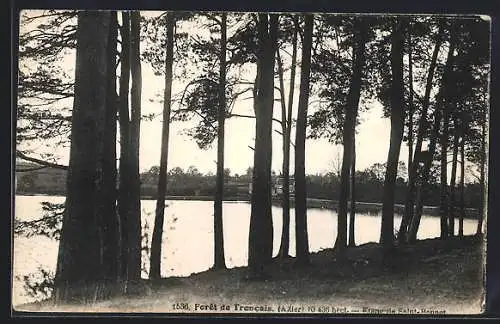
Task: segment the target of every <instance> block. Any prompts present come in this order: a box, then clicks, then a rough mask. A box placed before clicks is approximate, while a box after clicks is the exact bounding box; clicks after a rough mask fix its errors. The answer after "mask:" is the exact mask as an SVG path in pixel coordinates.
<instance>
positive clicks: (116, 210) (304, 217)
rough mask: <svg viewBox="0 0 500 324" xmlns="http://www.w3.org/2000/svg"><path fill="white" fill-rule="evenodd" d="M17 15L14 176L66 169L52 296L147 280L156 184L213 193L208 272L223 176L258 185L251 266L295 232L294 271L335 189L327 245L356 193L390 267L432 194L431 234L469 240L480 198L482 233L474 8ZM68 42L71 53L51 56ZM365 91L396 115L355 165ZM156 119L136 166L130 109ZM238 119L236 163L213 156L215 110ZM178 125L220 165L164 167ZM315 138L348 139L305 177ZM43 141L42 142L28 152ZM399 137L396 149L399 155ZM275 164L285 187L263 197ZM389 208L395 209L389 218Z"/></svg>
mask: <svg viewBox="0 0 500 324" xmlns="http://www.w3.org/2000/svg"><path fill="white" fill-rule="evenodd" d="M22 15H24V16H23V17H22V19H21V27H20V33H19V35H20V37H19V70H18V88H17V91H18V97H17V109H16V117H17V129H16V159H17V160H18V161H24V162H30V163H33V165H34V166H30V167H28V168H24V169H22V168H20V167H17V168H16V172H19V173H20V174H21V175H22V174H23V173H25V172H33V171H36V170H40V169H43V168H54V169H58V170H64V171H65V172H67V176H66V179H65V189H64V193H65V202H64V205H62V206H55V207H54V208H56V207H57V208H59V209H60V210H61V212H59V213H57V214H58V215H59V216H60V217H61V218H62V225H61V228H60V237H59V250H58V256H57V268H56V272H55V277H54V281H53V300H54V301H55V302H56V303H67V302H74V301H84V302H89V301H96V300H105V299H109V298H111V297H113V296H121V295H127V294H132V293H134V291H135V289H134V286H136V285H140V284H141V282H142V279H141V267H142V262H141V255H142V248H141V238H142V234H141V228H142V224H141V196H144V195H148V196H153V197H155V200H156V207H155V212H154V224H153V231H152V237H151V246H150V251H149V253H150V254H149V273H148V276H149V278H148V280H149V281H151V282H155V280H156V281H157V280H160V279H161V277H162V276H161V254H162V247H163V245H162V240H163V239H164V235H163V234H164V233H163V229H164V226H165V219H166V216H168V215H166V213H168V211H169V209H168V208H167V205H166V199H165V198H166V197H167V195H181V196H182V195H202V196H203V195H205V196H212V197H213V211H212V212H213V243H214V244H213V252H212V253H213V260H214V263H213V267H212V270H213V271H217V270H221V269H226V268H227V265H226V259H225V241H224V235H223V233H224V225H225V224H224V222H223V219H225V218H223V201H224V199H225V198H228V197H231V196H232V195H233V193H232V192H231V190H229V189H230V188H231V186H230V185H229V184H230V183H240V184H243V185H244V186H245V185H246V188H248V185H249V184H250V185H251V188H252V190H251V193H250V194H249V196H248V200H249V201H250V204H251V212H250V223H249V228H248V229H247V230H248V245H247V246H248V267H247V268H246V269H247V273H246V278H247V279H249V280H255V281H259V280H267V279H268V278H269V276H271V278H272V272H271V271H270V269H271V268H272V267H271V265H272V264H273V262H275V260H276V259H277V260H288V259H289V258H290V250H291V246H290V243H289V242H290V240H291V239H293V240H294V242H295V244H294V247H295V251H294V252H295V256H294V257H293V269H295V270H296V271H300V270H299V269H302V268H303V267H307V266H309V265H310V264H311V259H310V251H309V240H310V236H311V235H314V233H310V232H309V231H308V208H307V205H306V199H307V198H320V199H330V200H334V201H337V202H338V204H337V210H336V212H337V233H336V239H335V242H334V247H333V253H334V255H335V258H336V259H337V258H339V259H342V256H343V255H345V254H346V253H347V252H346V251H347V250H348V249H350V248H351V247H354V246H355V243H354V239H353V237H354V231H355V230H356V228H355V224H356V223H355V219H356V208H355V202H356V201H364V202H381V204H382V207H381V218H380V224H381V228H380V233H378V234H377V235H378V236H379V242H378V243H380V248H381V250H382V251H383V255H384V258H383V260H384V261H383V262H386V263H390V262H391V261H390V260H391V258H393V256H394V257H395V255H397V253H396V252H395V251H397V250H398V249H399V248H401V247H407V246H411V245H413V244H415V243H416V241H417V233H418V231H419V227H420V223H421V219H422V214H423V209H424V206H427V205H433V206H439V219H440V228H439V231H440V237H439V239H440V240H454V239H455V238H456V237H458V238H459V239H460V238H462V237H464V234H463V233H464V229H463V227H464V225H463V224H464V217H465V209H466V208H468V207H473V208H476V209H477V217H476V219H477V230H476V235H478V236H480V235H482V232H483V227H484V219H485V215H486V214H487V210H486V204H485V199H484V197H485V194H486V188H487V183H486V182H487V181H486V179H487V156H488V154H487V153H488V148H487V147H488V144H487V143H488V109H489V92H488V91H489V73H490V52H489V51H490V43H489V28H490V25H489V21H487V20H485V19H483V18H482V17H479V16H463V17H462V16H456V17H455V16H454V17H445V16H426V15H404V16H398V15H394V16H387V15H384V16H378V15H340V14H307V13H301V14H292V13H286V14H278V13H272V14H271V13H230V12H170V11H168V12H140V11H62V10H59V11H57V10H46V11H33V12H30V11H26V12H23V13H22ZM68 53H74V56H72V59H73V61H70V62H69V63H63V62H64V60H66V59H67V57H68ZM64 64H66V65H67V66H70V69H69V70H67V69H65V68H64V67H63V65H64ZM145 65H148V66H150V67H151V68H152V69H153V70H154V71H155V74H157V75H159V76H162V77H163V79H164V84H163V86H162V88H163V93H162V95H161V98H160V99H159V100H158V101H157V102H155V104H156V105H158V106H159V107H158V111H161V113H159V114H157V115H149V114H143V113H142V112H141V109H142V106H143V101H142V96H143V91H144V89H146V88H148V87H149V86H150V85H148V84H147V83H145V82H143V81H144V80H143V69H144V66H145ZM68 71H71V72H68ZM71 73H72V74H73V75H70V74H71ZM249 75H250V77H248V76H249ZM176 83H178V84H182V86H183V90H182V91H181V92H180V93H174V92H173V88H174V87H173V85H175V84H176ZM248 98H249V99H250V100H251V105H252V108H253V112H254V114H253V115H245V114H240V113H237V111H235V109H234V107H235V105H237V103H238V102H241V101H242V100H247V99H248ZM374 103H377V104H380V105H382V107H383V111H384V117H385V118H388V119H389V120H390V137H389V138H387V141H386V144H387V149H388V151H387V152H388V154H387V160H386V161H381V163H378V164H376V165H372V166H371V167H369V168H367V169H365V170H359V168H358V169H357V167H356V157H357V153H359V152H357V150H356V135H357V134H358V131H359V129H360V128H362V127H363V122H362V120H360V118H359V115H360V113H361V112H363V111H366V110H369V109H370V107H372V106H373V105H374ZM276 116H278V117H276ZM155 118H156V119H158V118H159V119H160V120H161V129H162V131H161V146H160V147H158V153H159V161H158V163H157V164H156V165H157V166H155V167H153V168H151V169H150V170H149V171H147V172H140V168H139V159H140V136H141V122H144V121H145V120H151V119H155ZM233 118H241V119H245V120H248V122H249V123H254V125H255V138H254V143H253V145H252V146H251V147H249V149H251V150H252V151H253V161H248V165H249V166H250V167H249V169H248V171H247V174H242V175H236V174H234V175H231V172H230V170H228V169H227V168H225V165H224V162H225V158H227V155H228V154H231V152H227V151H226V150H225V141H226V140H227V139H228V138H230V137H231V136H234V134H231V133H230V132H226V129H225V123H226V122H227V121H228V120H230V119H233ZM185 121H192V122H193V123H195V126H194V127H193V128H190V129H187V130H186V132H187V134H188V135H189V136H190V137H191V139H192V141H194V142H196V144H197V145H198V147H199V148H200V149H207V148H210V147H212V145H213V146H215V147H216V152H217V154H216V161H215V162H216V172H215V174H210V175H203V174H201V173H199V172H198V173H196V172H195V171H197V170H196V168H195V167H193V168H190V170H185V171H184V170H182V169H180V170H178V169H177V170H176V169H175V168H171V166H169V153H171V152H172V149H179V148H175V147H172V146H171V145H170V144H172V143H171V141H170V140H169V138H170V136H171V134H170V130H171V125H172V124H173V123H178V122H185ZM274 126H277V127H278V129H275V127H274ZM374 136H376V134H374ZM314 139H326V140H328V141H329V142H330V143H331V144H332V145H340V146H341V147H342V155H341V156H340V158H339V160H338V168H336V169H335V170H334V169H333V168H332V170H331V172H329V173H327V174H323V175H310V174H306V171H305V165H306V146H307V144H306V141H310V140H314ZM273 141H279V142H280V143H282V147H281V150H282V157H283V159H282V161H280V163H281V165H282V168H281V169H280V170H274V171H273V170H272V164H271V162H272V160H273V158H275V157H274V156H273ZM40 146H45V147H48V148H49V149H48V151H43V152H42V151H37V148H38V147H40ZM58 146H61V147H63V146H65V147H68V148H69V160H68V163H67V164H64V163H61V162H60V160H58V159H57V157H56V156H55V155H54V154H52V153H51V148H54V147H58ZM403 146H407V148H408V155H407V156H402V155H401V154H400V152H401V149H402V147H403ZM291 162H293V165H294V168H293V169H292V168H291ZM401 166H403V167H401ZM169 167H170V168H171V169H170V170H169ZM277 178H279V179H280V181H281V183H282V192H281V193H280V194H279V197H278V198H275V197H273V194H272V191H273V183H275V182H276V181H275V180H274V179H277ZM466 178H467V179H469V181H466ZM292 179H293V181H291V180H292ZM470 179H473V180H470ZM190 182H191V183H193V188H188V189H189V190H188V189H186V187H187V186H189V183H190ZM290 185H292V188H293V193H291V192H290ZM202 189H203V190H205V191H204V192H200V191H201V190H202ZM183 190H184V191H183ZM196 190H197V193H195V191H196ZM292 196H293V205H292V204H291V200H292ZM276 199H278V200H279V202H280V205H281V207H282V215H281V216H280V217H281V219H282V231H281V233H282V234H281V237H279V238H275V237H273V217H272V216H273V215H272V211H271V207H272V204H273V200H276ZM395 204H402V205H404V212H403V214H402V215H401V223H400V224H396V223H395ZM49 209H50V208H49ZM291 211H292V212H294V215H291V213H292V212H291ZM291 216H292V217H293V219H294V222H293V223H294V231H293V235H294V237H293V238H290V233H291V232H290V227H291V224H292V223H291V221H290V220H291ZM456 222H457V223H458V224H457V225H456ZM51 224H52V223H51ZM52 225H53V224H52ZM24 226H40V223H33V222H32V223H30V224H28V223H25V224H24ZM456 228H458V231H456V230H455V229H456ZM276 239H277V240H279V242H280V248H279V253H278V255H277V256H276V257H275V256H273V240H276ZM292 271H293V270H292ZM271 280H272V279H271Z"/></svg>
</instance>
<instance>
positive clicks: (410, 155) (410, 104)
mask: <svg viewBox="0 0 500 324" xmlns="http://www.w3.org/2000/svg"><path fill="white" fill-rule="evenodd" d="M411 30H412V29H411V23H409V26H408V83H409V84H408V89H409V98H408V177H410V170H411V165H412V162H413V55H412V51H413V45H412V39H411Z"/></svg>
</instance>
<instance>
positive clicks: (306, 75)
mask: <svg viewBox="0 0 500 324" xmlns="http://www.w3.org/2000/svg"><path fill="white" fill-rule="evenodd" d="M304 19H305V25H304V40H303V43H302V62H301V67H300V92H299V104H298V112H297V130H296V132H295V133H296V134H295V135H296V137H295V247H296V257H297V263H298V264H308V263H309V238H308V235H307V206H306V194H307V193H306V173H305V151H306V126H307V105H308V103H309V81H310V71H311V47H312V33H313V27H314V26H313V22H314V17H313V15H305V17H304Z"/></svg>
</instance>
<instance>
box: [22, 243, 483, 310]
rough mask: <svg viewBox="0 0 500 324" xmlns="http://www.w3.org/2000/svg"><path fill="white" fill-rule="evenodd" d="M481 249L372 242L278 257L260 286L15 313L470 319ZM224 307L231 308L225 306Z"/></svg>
mask: <svg viewBox="0 0 500 324" xmlns="http://www.w3.org/2000/svg"><path fill="white" fill-rule="evenodd" d="M483 250H484V243H483V239H482V237H479V236H468V237H463V238H453V239H450V240H445V241H443V240H439V239H428V240H423V241H418V242H417V243H415V244H413V245H409V246H401V247H397V248H396V249H395V251H394V253H392V254H391V258H389V259H384V257H383V253H382V249H381V247H380V245H379V244H376V243H368V244H364V245H361V246H358V247H353V248H348V250H347V252H346V254H345V256H344V257H343V258H338V257H336V256H335V255H334V254H333V251H332V250H331V249H328V250H324V251H320V252H318V253H314V254H312V255H311V264H310V265H309V266H306V267H301V268H296V267H295V266H294V259H293V258H289V259H287V260H275V261H274V262H273V263H272V264H271V265H270V266H269V267H268V269H267V270H268V274H269V277H268V278H266V279H261V280H258V281H256V280H250V279H247V274H248V269H247V268H245V267H241V268H233V269H228V270H216V271H205V272H202V273H198V274H193V275H191V276H189V277H176V278H164V279H161V280H159V281H156V282H149V281H144V287H143V288H144V289H143V290H142V292H141V293H139V294H138V295H136V296H128V297H119V298H114V299H111V300H107V301H102V302H98V303H95V304H92V305H90V304H87V305H78V306H77V305H59V306H57V307H56V306H53V305H52V304H51V303H50V301H45V302H42V303H33V304H29V305H23V306H19V307H17V308H16V309H17V310H25V311H47V312H53V311H93V312H169V313H170V312H181V313H182V312H184V313H192V312H195V313H238V314H240V315H241V314H242V313H244V314H249V313H252V312H258V313H262V312H267V313H278V312H279V313H282V314H283V315H287V314H288V315H289V314H290V313H316V314H323V315H324V314H325V313H345V312H348V313H358V312H359V313H371V314H380V313H389V314H407V315H408V314H411V315H415V314H472V313H478V312H480V311H481V304H482V296H483V286H482V282H483V264H484V259H483ZM211 304H212V305H213V307H212V309H210V306H209V305H211ZM202 305H207V309H205V308H204V307H202ZM222 305H228V307H229V309H228V310H223V309H221V306H222ZM237 305H239V306H237ZM244 306H248V307H247V308H242V307H244ZM255 306H257V307H258V309H257V308H255ZM238 307H239V308H238ZM251 307H254V308H251ZM214 308H216V309H214ZM250 309H251V310H250Z"/></svg>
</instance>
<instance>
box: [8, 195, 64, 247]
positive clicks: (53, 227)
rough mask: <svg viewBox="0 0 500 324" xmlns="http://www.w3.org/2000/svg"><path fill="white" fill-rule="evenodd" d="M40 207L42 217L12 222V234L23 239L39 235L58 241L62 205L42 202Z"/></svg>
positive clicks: (62, 213) (62, 210)
mask: <svg viewBox="0 0 500 324" xmlns="http://www.w3.org/2000/svg"><path fill="white" fill-rule="evenodd" d="M41 205H42V211H43V212H42V217H40V218H36V219H34V220H28V221H22V220H19V219H15V220H14V234H16V235H22V236H25V237H33V236H35V235H41V236H45V237H48V238H51V239H56V240H59V238H60V235H61V224H62V219H63V215H64V203H62V204H55V203H51V202H48V201H44V202H41Z"/></svg>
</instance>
